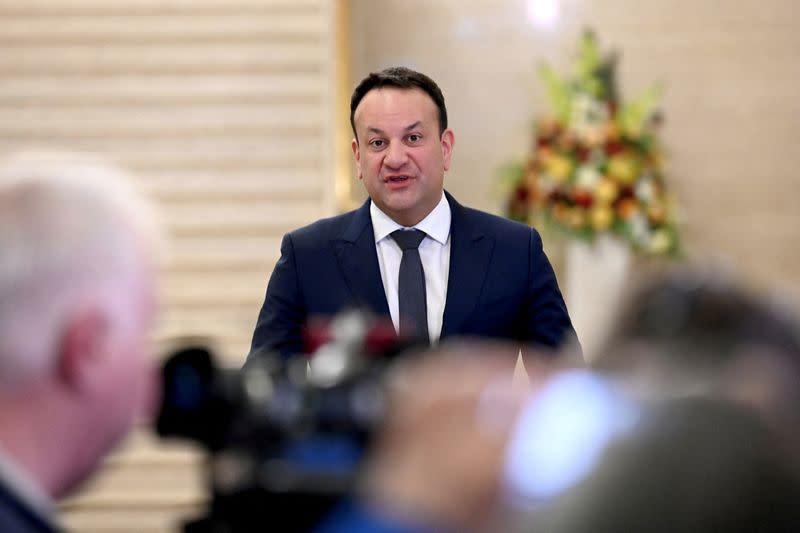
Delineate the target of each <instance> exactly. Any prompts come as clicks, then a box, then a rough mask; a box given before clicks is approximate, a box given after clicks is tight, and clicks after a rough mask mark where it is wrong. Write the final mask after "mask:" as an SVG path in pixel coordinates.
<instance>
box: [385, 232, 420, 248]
mask: <svg viewBox="0 0 800 533" xmlns="http://www.w3.org/2000/svg"><path fill="white" fill-rule="evenodd" d="M424 238H425V232H424V231H422V230H419V229H412V230H402V229H399V230H396V231H393V232H392V239H394V242H396V243H397V244H398V246H400V249H401V250H403V251H404V252H405V251H406V250H415V249H417V248H419V243H421V242H422V239H424Z"/></svg>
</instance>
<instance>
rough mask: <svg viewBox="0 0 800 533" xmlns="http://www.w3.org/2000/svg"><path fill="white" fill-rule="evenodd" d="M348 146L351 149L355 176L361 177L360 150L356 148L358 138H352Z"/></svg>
mask: <svg viewBox="0 0 800 533" xmlns="http://www.w3.org/2000/svg"><path fill="white" fill-rule="evenodd" d="M350 148H352V150H353V160H354V161H355V162H356V177H357V178H358V179H361V177H362V174H361V150H359V149H358V139H356V138H353V140H352V141H351V142H350Z"/></svg>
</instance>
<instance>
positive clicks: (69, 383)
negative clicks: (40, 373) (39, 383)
mask: <svg viewBox="0 0 800 533" xmlns="http://www.w3.org/2000/svg"><path fill="white" fill-rule="evenodd" d="M108 333H109V322H108V318H107V317H106V315H105V314H104V313H103V312H102V311H101V310H100V309H97V308H95V307H88V308H85V309H83V310H82V311H80V312H78V313H75V314H74V315H73V316H72V317H71V318H70V319H69V320H68V321H67V323H66V324H65V325H64V328H63V333H62V335H61V340H60V345H59V349H58V360H57V362H56V365H57V369H58V375H59V378H60V380H61V381H62V383H63V384H64V386H65V387H66V388H68V389H70V390H72V391H74V392H75V393H77V394H82V393H83V392H85V391H86V390H87V389H90V388H92V387H93V385H94V382H95V381H96V380H98V379H102V376H98V375H97V374H98V369H99V368H101V367H102V365H100V364H98V363H101V362H102V361H103V359H104V358H106V357H108V355H109V349H108V341H109V336H108Z"/></svg>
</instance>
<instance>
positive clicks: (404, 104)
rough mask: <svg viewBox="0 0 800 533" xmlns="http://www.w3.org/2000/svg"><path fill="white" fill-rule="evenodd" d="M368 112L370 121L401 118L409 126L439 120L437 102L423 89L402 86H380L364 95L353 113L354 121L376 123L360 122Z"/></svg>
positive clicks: (371, 125)
mask: <svg viewBox="0 0 800 533" xmlns="http://www.w3.org/2000/svg"><path fill="white" fill-rule="evenodd" d="M365 113H366V114H367V116H368V118H369V120H370V121H375V120H384V119H387V120H389V119H393V118H400V119H403V121H404V122H407V124H403V126H408V125H411V124H413V123H416V122H419V123H425V122H428V121H430V120H433V121H438V118H439V117H438V114H437V108H436V103H435V102H434V101H433V99H432V98H431V97H430V96H429V95H428V94H427V93H426V92H425V91H423V90H422V89H417V88H409V89H406V88H400V87H378V88H375V89H372V90H370V91H369V92H368V93H367V94H365V95H364V98H362V100H361V102H359V104H358V107H356V110H355V113H354V114H353V118H354V121H355V122H356V123H357V124H359V125H361V126H364V127H374V126H377V125H376V124H372V123H370V124H360V122H361V121H360V120H359V119H363V118H364V116H365Z"/></svg>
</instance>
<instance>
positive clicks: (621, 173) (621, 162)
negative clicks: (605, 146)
mask: <svg viewBox="0 0 800 533" xmlns="http://www.w3.org/2000/svg"><path fill="white" fill-rule="evenodd" d="M638 171H639V169H638V165H637V162H636V159H635V158H634V157H633V156H632V155H630V154H626V153H621V154H617V155H615V156H612V157H611V158H610V159H609V160H608V174H609V175H610V176H611V177H612V178H614V179H616V180H617V181H618V182H620V183H622V184H623V185H630V184H632V183H633V182H634V181H635V180H636V174H637V172H638Z"/></svg>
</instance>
